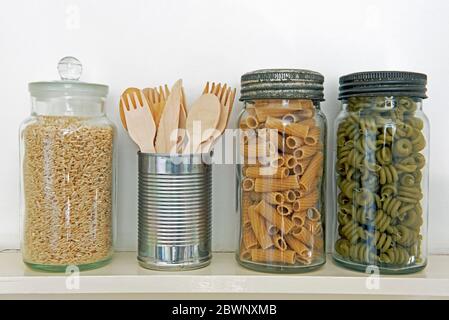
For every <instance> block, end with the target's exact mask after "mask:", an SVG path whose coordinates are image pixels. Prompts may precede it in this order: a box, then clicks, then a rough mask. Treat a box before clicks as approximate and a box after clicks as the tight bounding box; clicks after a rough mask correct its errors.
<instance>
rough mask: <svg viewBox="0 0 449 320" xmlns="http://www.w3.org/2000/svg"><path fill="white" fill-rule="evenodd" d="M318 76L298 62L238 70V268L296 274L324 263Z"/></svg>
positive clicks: (323, 142) (322, 126) (322, 131)
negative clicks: (288, 66) (240, 73)
mask: <svg viewBox="0 0 449 320" xmlns="http://www.w3.org/2000/svg"><path fill="white" fill-rule="evenodd" d="M323 81H324V78H323V76H322V75H321V74H319V73H317V72H314V71H309V70H297V69H294V70H291V69H271V70H258V71H254V72H249V73H247V74H244V75H243V76H242V81H241V82H242V88H241V100H242V101H243V103H244V110H243V111H242V113H241V115H240V117H239V120H238V126H239V128H240V131H239V132H240V137H239V141H240V143H239V145H240V148H239V151H240V157H239V159H240V163H239V164H238V170H237V180H238V184H237V194H238V213H239V215H240V222H241V223H240V232H239V235H240V238H239V248H238V252H237V260H238V262H239V263H240V264H241V265H243V266H244V267H247V268H250V269H254V270H258V271H268V272H285V273H294V272H304V271H309V270H312V269H315V268H317V267H319V266H321V265H323V264H324V263H325V260H326V259H325V254H324V252H325V250H324V249H325V246H324V215H325V210H324V209H325V208H324V201H325V199H324V182H325V175H324V171H325V170H324V166H325V165H324V164H325V150H326V147H325V145H326V118H325V116H324V114H323V113H322V111H321V109H320V102H321V101H323V100H324V99H323Z"/></svg>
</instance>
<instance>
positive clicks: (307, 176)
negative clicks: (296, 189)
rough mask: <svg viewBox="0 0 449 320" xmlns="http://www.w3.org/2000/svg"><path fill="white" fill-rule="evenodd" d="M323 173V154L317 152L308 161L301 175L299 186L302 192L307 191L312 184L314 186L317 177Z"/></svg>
mask: <svg viewBox="0 0 449 320" xmlns="http://www.w3.org/2000/svg"><path fill="white" fill-rule="evenodd" d="M322 173H323V153H322V152H318V153H317V154H316V155H315V156H314V157H313V158H312V160H311V161H310V164H309V166H308V167H307V169H306V171H305V172H304V174H303V175H302V177H301V179H300V181H299V186H300V189H302V190H304V191H309V190H310V188H311V187H312V185H313V184H316V180H317V177H318V176H321V175H322Z"/></svg>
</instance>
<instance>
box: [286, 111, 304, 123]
mask: <svg viewBox="0 0 449 320" xmlns="http://www.w3.org/2000/svg"><path fill="white" fill-rule="evenodd" d="M300 119H301V118H300V117H299V115H297V114H295V113H287V114H286V115H284V116H283V117H282V121H283V122H286V123H294V122H298V121H299V120H300Z"/></svg>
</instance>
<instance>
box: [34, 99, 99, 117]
mask: <svg viewBox="0 0 449 320" xmlns="http://www.w3.org/2000/svg"><path fill="white" fill-rule="evenodd" d="M104 102H105V99H104V98H103V97H80V96H62V97H46V98H41V97H32V103H31V113H32V114H33V115H36V116H69V117H99V116H103V115H104V114H105V113H104Z"/></svg>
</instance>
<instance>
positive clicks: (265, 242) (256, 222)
mask: <svg viewBox="0 0 449 320" xmlns="http://www.w3.org/2000/svg"><path fill="white" fill-rule="evenodd" d="M248 215H249V220H250V221H251V228H252V230H253V232H254V235H255V237H256V239H257V242H258V243H259V244H260V246H261V247H262V249H267V248H270V247H272V246H273V241H272V239H271V236H270V234H269V233H268V230H267V225H266V223H265V220H264V219H263V218H262V216H261V215H260V214H258V213H257V212H256V210H255V207H254V206H251V207H249V211H248Z"/></svg>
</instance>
